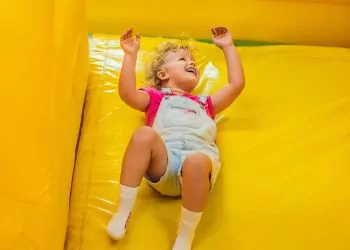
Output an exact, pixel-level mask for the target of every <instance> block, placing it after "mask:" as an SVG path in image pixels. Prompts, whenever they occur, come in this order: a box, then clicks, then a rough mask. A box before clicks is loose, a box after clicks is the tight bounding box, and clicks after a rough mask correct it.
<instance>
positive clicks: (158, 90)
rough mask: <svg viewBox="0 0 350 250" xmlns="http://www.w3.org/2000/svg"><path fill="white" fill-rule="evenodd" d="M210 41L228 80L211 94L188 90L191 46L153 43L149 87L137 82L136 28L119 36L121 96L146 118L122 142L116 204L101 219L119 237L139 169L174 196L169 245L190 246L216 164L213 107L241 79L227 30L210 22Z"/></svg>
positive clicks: (222, 104) (231, 94)
mask: <svg viewBox="0 0 350 250" xmlns="http://www.w3.org/2000/svg"><path fill="white" fill-rule="evenodd" d="M212 35H213V42H214V43H215V44H216V45H217V46H218V47H219V48H220V49H221V50H222V51H223V53H224V55H225V59H226V63H227V69H228V84H227V85H226V86H224V87H223V88H222V89H220V90H219V91H217V92H216V93H214V94H213V95H211V96H204V95H203V96H195V95H192V94H191V91H192V90H193V89H194V88H195V87H196V86H197V84H198V80H199V71H198V69H197V67H196V65H195V63H194V58H193V55H192V51H191V48H190V47H189V46H186V45H177V44H175V43H170V42H168V43H164V44H162V45H161V46H160V47H158V49H157V56H156V58H155V60H154V61H153V62H152V63H151V65H150V68H149V72H148V75H147V80H149V81H150V82H152V83H153V85H154V87H147V88H142V89H137V88H136V73H135V66H136V61H137V54H138V50H139V47H140V35H139V33H137V34H136V39H134V38H133V35H132V29H129V30H128V31H127V32H126V33H125V34H123V35H122V37H121V41H120V43H121V47H122V49H123V50H124V53H125V55H124V60H123V65H122V69H121V73H120V80H119V95H120V97H121V99H122V100H123V101H124V102H125V103H127V104H128V105H129V106H131V107H132V108H134V109H137V110H140V111H142V112H145V113H146V123H147V126H145V127H141V128H139V129H138V130H137V131H135V133H134V134H133V136H132V138H131V139H130V142H129V145H128V147H127V149H126V152H125V155H124V159H123V163H122V170H121V176H120V194H119V206H118V209H117V212H116V214H115V215H114V216H113V218H112V220H111V221H110V223H109V225H108V226H107V232H108V234H109V235H110V236H111V237H112V238H113V239H115V240H119V239H121V238H122V237H123V236H124V234H125V230H126V225H127V221H128V219H129V217H130V214H131V211H132V208H133V205H134V202H135V199H136V195H137V191H138V188H139V186H140V183H141V180H142V178H143V177H145V179H146V180H147V182H148V183H149V184H150V185H151V186H152V187H153V188H154V189H155V190H157V191H158V192H159V193H161V194H163V195H166V196H175V197H176V196H181V197H182V208H181V219H180V223H179V228H178V235H177V238H176V240H175V243H174V245H173V250H190V249H191V245H192V241H193V238H194V235H195V230H196V228H197V225H198V223H199V221H200V219H201V216H202V212H203V210H204V207H205V203H206V201H207V198H208V195H209V192H210V191H211V189H212V188H213V185H214V183H215V180H216V178H217V176H218V173H219V170H220V167H221V165H220V160H219V152H218V148H217V147H216V145H215V137H216V124H215V122H214V121H213V119H214V117H215V115H216V114H218V113H219V112H221V111H223V110H224V109H226V108H227V107H228V106H229V105H230V104H231V103H232V102H233V101H234V100H235V99H236V98H237V97H238V95H239V94H240V93H241V92H242V90H243V88H244V85H245V79H244V73H243V69H242V65H241V62H240V58H239V55H238V52H237V50H236V47H235V46H234V45H233V42H232V37H231V34H230V33H229V32H228V30H227V29H226V28H224V27H216V28H213V29H212Z"/></svg>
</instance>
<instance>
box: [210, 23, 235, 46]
mask: <svg viewBox="0 0 350 250" xmlns="http://www.w3.org/2000/svg"><path fill="white" fill-rule="evenodd" d="M211 33H212V34H213V42H214V43H215V45H216V46H218V47H219V48H221V49H225V48H227V47H231V46H232V45H233V42H232V36H231V34H230V32H229V31H228V30H227V29H226V28H225V27H215V28H212V29H211Z"/></svg>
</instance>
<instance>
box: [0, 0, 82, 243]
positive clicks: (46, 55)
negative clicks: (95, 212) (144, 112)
mask: <svg viewBox="0 0 350 250" xmlns="http://www.w3.org/2000/svg"><path fill="white" fill-rule="evenodd" d="M84 6H85V3H84V1H83V0H75V1H72V0H60V1H53V0H45V1H43V0H42V1H25V0H14V1H2V2H1V3H0V31H1V39H0V47H1V51H2V52H1V57H0V67H1V70H0V72H1V80H0V116H1V118H0V120H1V122H0V138H1V139H0V141H1V143H0V171H1V174H0V249H2V250H62V249H63V247H64V241H65V236H66V228H67V218H68V209H69V197H70V187H71V181H72V174H73V167H74V159H75V147H76V144H77V139H78V133H79V129H80V121H81V113H82V106H83V102H84V97H85V90H86V82H87V75H88V39H87V34H86V32H87V31H86V24H85V13H84V11H82V9H83V8H84Z"/></svg>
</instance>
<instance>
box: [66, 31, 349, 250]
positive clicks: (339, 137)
mask: <svg viewBox="0 0 350 250" xmlns="http://www.w3.org/2000/svg"><path fill="white" fill-rule="evenodd" d="M161 40H162V39H155V38H153V39H151V38H145V37H143V38H142V45H141V52H140V57H139V61H138V64H137V76H138V82H139V86H142V82H141V80H142V76H143V73H142V70H143V67H142V65H143V63H144V62H145V60H146V59H147V58H148V56H149V54H148V52H150V50H151V49H152V48H153V47H154V45H156V44H157V43H158V42H160V41H161ZM196 46H197V48H198V51H199V52H198V55H197V56H198V58H199V62H200V65H201V71H202V78H201V84H200V86H199V88H198V89H197V91H196V92H202V93H212V92H213V91H215V90H216V89H218V88H220V87H221V86H223V84H225V81H226V71H225V61H224V57H223V55H222V52H221V51H220V50H219V49H218V48H216V47H215V46H214V45H212V44H199V43H197V44H196ZM239 51H240V54H241V58H242V61H243V64H244V68H245V73H246V80H247V85H246V89H245V90H244V92H243V93H242V95H241V96H240V97H239V99H238V100H237V101H236V102H235V103H234V104H233V105H232V106H231V107H230V108H229V109H227V110H226V111H225V112H224V113H223V114H221V115H220V116H218V118H217V120H218V131H219V132H218V138H217V141H218V145H219V148H220V151H221V159H222V163H223V166H222V172H221V174H220V176H219V179H218V181H217V183H216V186H215V189H214V191H213V193H212V194H211V197H210V200H209V203H208V206H207V208H206V210H205V213H204V216H203V219H202V221H201V223H200V225H199V228H198V232H197V235H196V239H195V243H194V248H193V249H194V250H197V249H198V250H213V249H235V250H256V249H259V250H282V249H283V250H296V249H298V250H311V249H317V250H329V249H332V250H344V249H350V241H349V237H348V236H349V225H350V209H349V205H350V192H349V190H350V182H349V179H350V170H349V167H350V137H349V135H350V119H349V118H350V95H349V93H350V84H349V83H350V71H349V69H350V50H349V49H336V48H322V47H302V46H300V47H299V46H266V47H245V48H243V47H242V48H240V49H239ZM122 58H123V53H122V51H121V49H120V47H119V42H118V37H117V36H103V35H95V36H94V38H93V39H92V40H91V72H90V78H89V83H88V93H87V97H86V106H85V108H86V109H85V115H84V122H83V128H82V134H81V139H80V147H79V151H78V157H77V164H76V169H75V175H74V184H73V193H72V198H71V210H70V216H69V218H70V219H69V231H68V241H67V249H68V250H96V249H99V250H107V249H108V250H111V249H118V250H126V249H128V250H140V249H152V250H163V249H171V243H172V242H173V240H174V237H175V234H176V227H177V223H178V218H179V212H180V201H179V200H173V199H167V198H164V197H161V196H160V195H157V194H156V193H155V192H154V191H153V190H152V189H151V188H150V187H149V186H148V185H147V184H145V183H143V185H142V187H141V189H140V192H139V196H138V200H137V202H136V205H135V210H134V212H133V215H132V217H131V220H130V223H129V226H128V232H127V235H126V237H125V238H124V239H123V240H122V241H120V242H119V243H113V242H112V241H110V240H109V238H108V236H107V234H106V232H105V226H106V225H107V223H108V221H109V220H110V218H111V216H112V213H113V212H114V210H115V209H116V203H117V202H118V201H117V196H118V195H117V194H118V181H119V173H120V165H121V161H122V157H123V154H124V151H125V148H126V146H127V143H128V141H129V138H130V136H131V134H132V132H133V131H134V130H135V129H136V128H137V127H139V126H141V125H142V124H143V121H144V116H143V114H142V113H139V112H137V111H133V110H132V109H130V108H128V107H127V106H126V105H125V104H124V103H123V102H122V101H121V100H120V98H119V96H118V93H117V92H116V90H117V83H118V77H119V73H120V68H121V62H122ZM135 157H137V156H136V155H135Z"/></svg>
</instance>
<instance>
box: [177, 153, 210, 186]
mask: <svg viewBox="0 0 350 250" xmlns="http://www.w3.org/2000/svg"><path fill="white" fill-rule="evenodd" d="M211 165H212V164H211V160H210V158H209V157H208V156H207V155H206V154H203V153H194V154H191V155H189V156H188V157H187V158H186V159H185V161H184V163H183V167H182V176H183V177H184V179H192V180H193V179H196V180H198V179H208V180H209V176H210V173H211V167H212V166H211Z"/></svg>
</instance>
